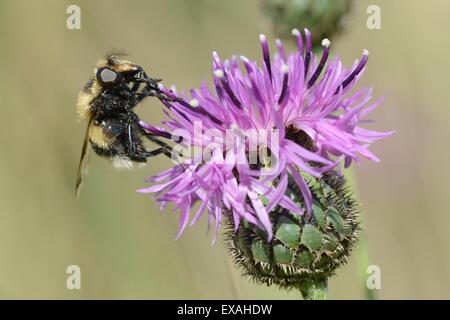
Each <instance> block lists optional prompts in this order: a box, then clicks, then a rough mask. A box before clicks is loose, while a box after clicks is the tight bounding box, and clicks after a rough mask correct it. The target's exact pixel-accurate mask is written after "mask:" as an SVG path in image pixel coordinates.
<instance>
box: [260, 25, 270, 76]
mask: <svg viewBox="0 0 450 320" xmlns="http://www.w3.org/2000/svg"><path fill="white" fill-rule="evenodd" d="M259 41H260V42H261V49H262V53H263V59H264V63H265V65H266V68H267V71H268V72H269V78H270V81H272V67H271V65H270V53H269V45H268V44H267V39H266V36H265V35H263V34H261V35H260V36H259Z"/></svg>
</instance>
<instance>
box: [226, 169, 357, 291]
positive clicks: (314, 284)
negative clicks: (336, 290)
mask: <svg viewBox="0 0 450 320" xmlns="http://www.w3.org/2000/svg"><path fill="white" fill-rule="evenodd" d="M306 180H307V181H308V185H309V187H310V190H311V192H312V195H313V199H314V203H313V213H312V215H311V216H310V217H307V216H306V215H305V216H299V215H294V214H292V213H290V212H288V211H287V210H286V209H283V208H280V207H278V208H277V209H275V210H274V211H273V212H271V214H270V219H271V222H272V225H273V228H274V232H273V234H274V236H273V239H272V241H270V242H268V241H267V234H266V233H265V232H262V231H261V230H260V229H259V228H258V227H256V226H254V225H251V224H250V223H248V222H242V223H241V224H240V226H239V227H238V229H237V232H236V233H234V230H233V225H234V224H233V221H231V220H229V221H228V223H229V225H230V228H229V231H228V244H229V248H230V251H231V253H232V255H233V258H234V260H235V262H236V263H237V264H238V265H239V266H240V267H241V268H242V269H243V272H244V275H246V276H248V277H250V278H251V279H253V280H254V281H256V282H260V283H265V284H267V285H271V284H277V285H279V286H280V287H282V288H286V289H293V288H296V289H299V290H301V291H302V292H304V291H308V292H309V295H311V294H312V295H315V298H318V297H320V296H321V294H322V293H320V284H321V283H325V284H326V280H327V279H328V277H330V276H331V275H333V274H334V272H335V270H336V268H337V267H338V266H340V265H341V264H343V263H345V262H346V261H347V258H348V256H349V252H350V250H351V249H352V247H353V246H354V244H355V242H356V238H357V234H358V231H359V226H358V222H357V212H358V210H357V204H356V202H355V200H354V199H353V197H352V195H351V193H350V192H349V191H348V189H347V187H346V186H345V179H344V178H343V177H342V176H339V175H337V174H336V173H327V174H325V175H324V176H323V177H322V178H320V179H316V178H312V177H308V178H307V179H306ZM288 192H289V193H290V194H289V196H290V197H291V198H292V199H295V201H296V202H297V203H298V205H299V206H302V207H304V205H303V202H302V198H301V196H299V195H300V194H301V193H300V192H299V190H297V189H296V185H295V184H294V183H290V184H289V188H288Z"/></svg>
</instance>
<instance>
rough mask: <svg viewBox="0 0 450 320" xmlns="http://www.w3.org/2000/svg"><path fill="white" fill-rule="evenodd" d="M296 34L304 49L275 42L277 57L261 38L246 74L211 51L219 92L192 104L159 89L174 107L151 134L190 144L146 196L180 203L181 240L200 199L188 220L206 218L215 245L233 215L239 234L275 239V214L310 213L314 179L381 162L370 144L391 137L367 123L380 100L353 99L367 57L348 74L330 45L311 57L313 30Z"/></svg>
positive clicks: (198, 96)
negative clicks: (256, 232) (246, 227)
mask: <svg viewBox="0 0 450 320" xmlns="http://www.w3.org/2000/svg"><path fill="white" fill-rule="evenodd" d="M292 34H293V35H294V37H295V38H296V42H297V51H296V52H293V53H291V54H289V55H287V54H286V51H285V49H284V47H283V44H282V43H281V41H277V43H276V46H277V53H276V54H275V55H274V56H273V57H272V58H271V56H270V53H269V46H268V43H267V40H266V37H265V36H263V35H262V36H261V37H260V42H261V47H262V64H261V65H260V66H258V64H257V63H256V62H254V61H250V60H249V59H247V58H245V57H243V56H241V57H240V61H241V63H242V66H243V70H241V68H240V66H239V62H238V58H237V57H236V56H234V57H232V58H231V60H225V61H222V60H221V59H220V58H219V56H218V54H217V53H213V75H214V77H213V81H214V89H215V93H213V92H212V91H211V90H210V89H209V88H208V87H207V85H206V83H205V82H203V83H202V84H201V87H200V88H199V89H193V90H191V92H190V97H187V96H186V95H184V94H182V95H181V96H178V95H177V93H176V90H175V89H173V90H168V89H165V88H164V87H161V90H162V91H163V92H164V93H165V94H166V95H167V96H168V97H169V98H172V100H173V101H169V100H165V101H163V102H164V104H165V105H166V107H167V108H168V110H167V111H166V114H167V116H168V117H169V119H168V120H167V121H164V125H165V128H154V127H151V126H148V129H149V130H151V131H152V132H153V133H154V134H159V135H167V133H168V132H170V133H171V135H172V136H182V137H183V139H182V143H180V144H178V145H177V146H176V147H175V148H174V150H177V151H178V155H177V161H178V164H176V165H175V166H174V167H173V168H170V169H169V170H167V171H164V172H162V173H160V174H159V175H157V176H154V177H152V178H150V179H149V182H153V183H156V184H155V185H153V186H150V187H148V188H144V189H141V190H139V191H140V192H144V193H155V194H156V195H157V199H158V201H159V203H160V204H161V206H162V207H164V206H166V205H167V204H168V203H173V204H174V205H175V209H180V212H181V218H180V228H179V232H178V236H177V238H178V237H179V236H180V235H181V233H182V232H183V230H184V229H185V228H186V226H187V225H188V224H189V218H190V210H191V208H192V207H193V206H194V205H195V204H196V203H197V202H199V203H200V206H199V208H198V209H197V211H196V212H195V214H194V215H193V218H192V219H191V222H190V223H191V225H192V224H194V223H195V222H196V221H197V220H198V219H199V218H200V217H201V216H202V215H203V214H206V215H207V216H208V221H209V224H210V225H212V224H214V239H215V237H216V235H217V232H218V230H219V227H220V224H221V222H222V214H223V213H226V214H228V215H229V216H230V217H231V218H232V221H233V223H234V230H238V228H239V225H240V223H242V221H244V222H245V223H249V224H251V225H254V226H256V227H257V228H259V229H261V230H263V231H264V232H265V234H266V235H267V240H268V241H270V240H271V239H272V238H273V225H272V222H271V219H270V216H271V215H276V214H277V213H276V210H277V209H279V208H281V209H283V210H287V211H289V212H291V213H292V214H294V215H297V216H303V215H305V214H306V218H310V217H311V216H312V212H313V198H314V197H313V194H312V192H311V189H310V188H309V186H308V184H307V182H306V181H305V177H306V176H309V177H314V178H316V179H319V178H320V177H322V175H323V174H324V173H326V172H330V171H332V170H333V169H334V168H336V167H337V166H339V165H340V163H341V162H342V163H344V165H345V166H346V167H348V166H349V165H350V164H351V163H352V161H359V160H360V158H361V157H365V158H367V159H369V160H372V161H379V160H378V158H377V157H376V156H375V155H374V154H373V153H372V152H370V151H369V149H368V148H369V145H370V144H371V143H372V142H374V141H376V140H379V139H381V138H384V137H386V136H388V135H389V134H390V133H379V132H374V131H370V130H367V129H363V128H361V127H359V124H360V123H362V122H363V121H364V120H363V118H364V117H365V116H366V115H367V114H368V113H369V112H371V111H372V110H373V109H375V108H376V107H377V106H378V104H379V103H380V101H377V102H375V103H369V101H370V100H371V94H372V90H371V89H361V90H359V91H356V92H354V93H351V90H352V88H353V87H354V85H355V83H356V82H357V80H358V79H359V77H360V76H361V74H362V73H363V71H364V67H365V65H366V63H367V60H368V56H369V54H368V52H367V51H364V52H363V55H362V58H361V60H360V61H356V62H355V64H354V65H353V66H352V67H351V68H349V69H346V68H344V67H343V66H342V63H341V61H340V60H339V59H338V58H334V59H333V60H331V61H329V60H330V59H329V54H330V42H329V41H328V40H327V39H325V40H323V42H322V44H323V51H322V53H321V55H320V56H319V55H316V54H314V53H313V52H312V49H311V47H312V44H311V35H310V33H309V31H308V30H306V29H305V38H303V37H302V35H301V33H300V32H299V31H298V30H296V29H295V30H293V32H292ZM187 101H190V102H187ZM230 132H231V134H230ZM230 136H231V137H230ZM230 141H232V143H229V142H230ZM180 150H183V152H182V154H183V157H182V158H183V159H182V161H181V163H180V159H181V157H180V154H181V153H180V152H179V151H180ZM198 150H200V152H196V151H198ZM205 151H207V156H206V157H205ZM186 154H188V155H189V156H188V157H186ZM290 182H293V183H294V184H295V185H296V186H297V190H298V193H299V194H298V196H297V198H296V199H293V198H292V197H291V196H289V193H288V192H287V191H288V184H289V183H290Z"/></svg>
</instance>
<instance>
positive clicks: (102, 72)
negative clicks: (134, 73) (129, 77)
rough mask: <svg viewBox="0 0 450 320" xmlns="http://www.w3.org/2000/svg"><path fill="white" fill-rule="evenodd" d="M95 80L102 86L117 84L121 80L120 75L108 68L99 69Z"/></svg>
mask: <svg viewBox="0 0 450 320" xmlns="http://www.w3.org/2000/svg"><path fill="white" fill-rule="evenodd" d="M96 76H97V80H98V81H100V83H102V84H104V85H112V84H117V83H119V82H120V80H121V75H120V74H118V73H117V72H115V71H114V70H111V69H109V68H101V69H99V70H98V71H97V75H96Z"/></svg>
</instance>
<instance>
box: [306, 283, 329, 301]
mask: <svg viewBox="0 0 450 320" xmlns="http://www.w3.org/2000/svg"><path fill="white" fill-rule="evenodd" d="M300 292H301V293H302V296H303V299H304V300H327V297H328V279H327V278H324V279H316V280H310V281H305V282H304V283H303V284H302V285H301V286H300Z"/></svg>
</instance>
